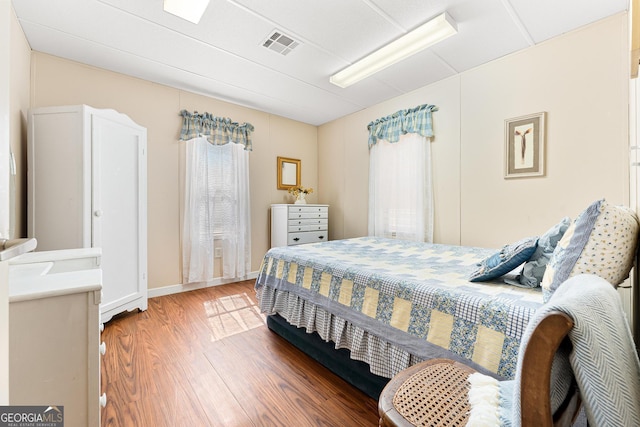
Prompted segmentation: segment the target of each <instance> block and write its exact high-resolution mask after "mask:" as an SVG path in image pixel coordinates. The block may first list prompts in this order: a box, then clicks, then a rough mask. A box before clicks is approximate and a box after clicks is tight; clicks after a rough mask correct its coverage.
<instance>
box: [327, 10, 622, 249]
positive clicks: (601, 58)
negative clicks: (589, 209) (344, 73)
mask: <svg viewBox="0 0 640 427" xmlns="http://www.w3.org/2000/svg"><path fill="white" fill-rule="evenodd" d="M628 82H629V80H628V42H627V15H626V14H620V15H616V16H614V17H611V18H609V19H606V20H603V21H600V22H598V23H595V24H593V25H590V26H587V27H585V28H582V29H579V30H577V31H574V32H571V33H568V34H566V35H563V36H561V37H557V38H555V39H552V40H550V41H548V42H545V43H543V44H540V45H538V46H535V47H531V48H529V49H526V50H524V51H521V52H519V53H516V54H513V55H510V56H507V57H504V58H502V59H499V60H496V61H493V62H491V63H488V64H485V65H483V66H480V67H477V68H475V69H473V70H470V71H467V72H464V73H461V74H460V75H458V76H455V77H452V78H449V79H447V80H444V81H441V82H438V83H435V84H432V85H429V86H426V87H423V88H421V89H418V90H416V91H414V92H412V93H410V94H407V95H404V96H401V97H398V98H395V99H392V100H389V101H386V102H383V103H381V104H378V105H376V106H374V107H371V108H367V109H365V110H362V111H360V112H358V113H355V114H351V115H348V116H345V117H342V118H340V119H338V120H335V121H333V122H330V123H327V124H324V125H322V126H320V128H319V130H318V147H319V153H318V161H319V170H320V173H319V177H320V184H319V185H320V188H321V190H322V197H323V201H324V202H326V203H330V204H331V222H330V226H331V231H332V233H331V238H333V239H336V238H343V237H353V236H362V235H366V233H367V228H366V227H367V203H368V199H367V193H368V187H367V186H368V178H367V174H368V151H367V130H366V126H367V124H368V123H369V122H370V121H371V120H374V119H376V118H379V117H382V116H386V115H388V114H391V113H393V112H395V111H397V110H400V109H405V108H412V107H415V106H417V105H420V104H425V103H429V104H435V105H437V106H438V107H439V111H438V112H436V113H434V132H435V135H436V136H435V138H434V140H433V142H432V144H433V145H432V146H433V164H432V166H433V174H434V187H435V188H434V193H435V205H436V208H435V233H434V239H435V241H436V242H439V243H448V244H463V245H474V246H485V247H500V246H502V245H503V244H506V243H509V242H512V241H514V240H516V239H519V238H521V237H525V236H527V235H535V234H541V233H543V232H544V231H546V229H547V228H549V227H550V226H551V225H552V224H554V223H555V222H557V221H558V220H559V219H560V218H561V217H562V216H565V215H569V216H571V217H575V215H576V214H578V213H579V212H580V211H581V210H582V209H584V208H585V207H586V206H587V204H588V203H589V202H591V201H592V200H594V199H597V198H601V197H605V198H606V199H607V200H609V201H610V202H612V203H623V204H628V203H629V157H628V128H629V126H628V113H627V108H628V101H629V95H628V84H629V83H628ZM540 111H546V112H547V133H546V135H547V145H546V147H547V153H546V160H547V163H546V165H547V174H546V176H544V177H539V178H527V179H511V180H505V179H504V178H503V171H504V166H503V161H504V154H503V153H504V120H505V119H507V118H512V117H517V116H521V115H525V114H530V113H536V112H540Z"/></svg>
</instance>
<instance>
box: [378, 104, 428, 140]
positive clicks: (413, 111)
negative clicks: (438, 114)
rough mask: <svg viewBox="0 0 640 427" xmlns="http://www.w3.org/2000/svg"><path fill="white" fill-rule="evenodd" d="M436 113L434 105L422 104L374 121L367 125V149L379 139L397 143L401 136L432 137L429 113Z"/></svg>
mask: <svg viewBox="0 0 640 427" xmlns="http://www.w3.org/2000/svg"><path fill="white" fill-rule="evenodd" d="M433 111H438V107H436V106H435V105H429V104H424V105H420V106H418V107H415V108H410V109H408V110H400V111H398V112H396V113H394V114H392V115H390V116H387V117H382V118H380V119H377V120H374V121H372V122H371V123H369V124H368V125H367V129H368V130H369V148H371V147H372V146H373V145H375V144H376V143H377V142H378V140H379V139H384V140H386V141H389V142H398V140H399V139H400V136H401V135H404V134H406V133H417V134H419V135H421V136H425V137H432V136H433V122H432V118H431V113H432V112H433Z"/></svg>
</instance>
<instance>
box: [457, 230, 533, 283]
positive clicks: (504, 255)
mask: <svg viewBox="0 0 640 427" xmlns="http://www.w3.org/2000/svg"><path fill="white" fill-rule="evenodd" d="M537 246H538V238H537V237H527V238H526V239H522V240H519V241H517V242H516V243H512V244H510V245H506V246H504V247H503V248H502V249H501V250H500V252H497V253H495V254H493V255H491V256H490V257H488V258H485V259H484V260H482V261H481V262H480V263H479V264H478V268H477V269H476V270H475V271H474V272H473V273H471V276H469V281H470V282H483V281H485V280H493V279H497V278H498V277H500V276H503V275H505V274H507V273H508V272H510V271H511V270H513V269H514V268H516V267H518V266H519V265H520V264H522V263H523V262H525V261H527V260H528V259H529V258H530V257H531V255H533V253H534V252H535V250H536V247H537Z"/></svg>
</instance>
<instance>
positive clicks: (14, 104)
mask: <svg viewBox="0 0 640 427" xmlns="http://www.w3.org/2000/svg"><path fill="white" fill-rule="evenodd" d="M11 17H12V19H11V38H10V40H11V60H10V63H9V81H10V83H9V86H10V91H9V104H10V106H11V107H10V110H11V111H10V115H9V120H10V122H9V132H10V140H11V151H12V152H13V155H14V157H15V159H16V176H15V178H14V179H15V194H14V195H12V198H13V201H12V204H13V205H12V209H11V237H13V238H17V237H26V235H27V224H26V218H27V168H26V164H27V150H26V147H27V110H28V108H29V81H30V70H29V68H30V62H31V48H30V47H29V43H27V40H26V38H25V36H24V33H23V32H22V28H21V27H20V24H19V23H18V19H17V18H16V16H15V14H13V13H12V14H11Z"/></svg>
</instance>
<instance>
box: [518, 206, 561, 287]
mask: <svg viewBox="0 0 640 427" xmlns="http://www.w3.org/2000/svg"><path fill="white" fill-rule="evenodd" d="M569 225H571V218H569V217H568V216H566V217H564V218H562V220H561V221H560V222H559V223H557V224H556V225H554V226H553V227H551V228H550V229H549V230H548V231H547V232H546V233H544V234H543V235H542V236H540V238H539V239H538V247H537V249H536V251H535V252H534V253H533V255H531V258H529V261H527V262H526V263H525V264H524V266H523V267H522V271H521V272H520V275H519V276H518V281H519V282H520V286H522V287H525V288H535V287H537V286H540V282H542V277H544V272H545V270H546V269H547V264H548V263H549V260H550V259H551V255H553V251H554V250H555V249H556V245H557V244H558V242H559V241H560V239H561V238H562V236H563V235H564V233H565V232H566V231H567V228H569Z"/></svg>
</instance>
